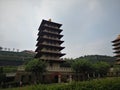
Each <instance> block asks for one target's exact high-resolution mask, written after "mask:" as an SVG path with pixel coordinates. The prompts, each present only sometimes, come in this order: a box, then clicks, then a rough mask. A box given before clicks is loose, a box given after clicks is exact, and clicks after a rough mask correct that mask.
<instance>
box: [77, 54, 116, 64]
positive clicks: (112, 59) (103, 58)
mask: <svg viewBox="0 0 120 90" xmlns="http://www.w3.org/2000/svg"><path fill="white" fill-rule="evenodd" d="M76 59H87V60H89V61H91V62H93V63H96V62H99V61H104V62H108V63H110V64H114V62H115V57H112V56H106V55H87V56H83V57H79V58H76Z"/></svg>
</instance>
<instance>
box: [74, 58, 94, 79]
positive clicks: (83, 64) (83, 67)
mask: <svg viewBox="0 0 120 90" xmlns="http://www.w3.org/2000/svg"><path fill="white" fill-rule="evenodd" d="M72 68H73V70H74V71H75V72H76V75H77V80H79V79H80V74H82V77H83V78H82V79H83V80H84V79H85V75H86V74H87V75H88V77H89V74H90V73H91V71H92V70H93V66H92V64H91V63H90V62H89V61H88V60H85V59H77V60H75V61H74V62H73V63H72Z"/></svg>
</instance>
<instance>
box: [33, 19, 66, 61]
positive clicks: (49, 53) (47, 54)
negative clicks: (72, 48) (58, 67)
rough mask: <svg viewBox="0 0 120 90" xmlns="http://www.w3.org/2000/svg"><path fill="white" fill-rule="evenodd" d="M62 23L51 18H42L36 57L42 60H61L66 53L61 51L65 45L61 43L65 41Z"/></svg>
mask: <svg viewBox="0 0 120 90" xmlns="http://www.w3.org/2000/svg"><path fill="white" fill-rule="evenodd" d="M61 26H62V24H59V23H55V22H51V19H49V20H48V21H47V20H42V22H41V25H40V27H39V29H38V30H39V32H38V38H37V41H38V42H37V44H36V46H37V48H36V50H35V52H37V54H36V56H35V58H39V59H40V60H45V61H48V62H61V61H62V59H61V58H60V57H61V56H63V55H65V54H64V53H61V50H62V49H64V48H65V47H62V46H61V44H62V43H63V42H64V41H62V40H61V38H62V37H63V35H61V34H60V33H61V32H62V29H60V27H61Z"/></svg>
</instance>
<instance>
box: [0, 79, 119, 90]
mask: <svg viewBox="0 0 120 90" xmlns="http://www.w3.org/2000/svg"><path fill="white" fill-rule="evenodd" d="M1 90H120V77H114V78H104V79H95V80H91V81H83V82H73V83H68V84H66V83H62V84H49V85H32V86H25V87H18V88H9V89H1Z"/></svg>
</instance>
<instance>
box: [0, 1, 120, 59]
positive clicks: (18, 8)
mask: <svg viewBox="0 0 120 90" xmlns="http://www.w3.org/2000/svg"><path fill="white" fill-rule="evenodd" d="M49 18H51V19H52V21H53V22H57V23H61V24H63V26H62V27H61V28H62V29H63V32H62V34H63V35H64V37H63V38H62V40H64V41H65V42H64V43H63V44H62V46H65V49H64V50H63V51H62V52H64V53H66V56H65V57H67V58H68V57H69V58H76V57H79V56H84V55H94V54H100V55H112V56H113V50H112V48H113V47H112V43H111V41H112V40H114V39H115V38H116V37H117V35H118V34H120V0H0V46H2V47H7V48H11V49H12V48H16V49H20V50H35V49H36V47H35V45H36V43H37V42H36V39H37V33H38V27H39V25H40V23H41V21H42V19H46V20H48V19H49Z"/></svg>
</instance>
